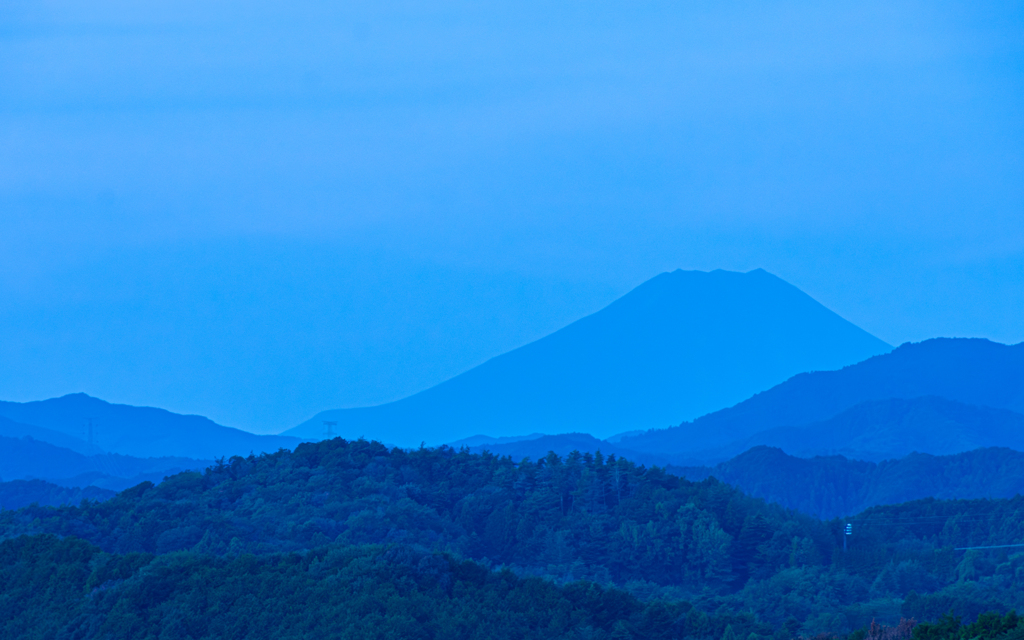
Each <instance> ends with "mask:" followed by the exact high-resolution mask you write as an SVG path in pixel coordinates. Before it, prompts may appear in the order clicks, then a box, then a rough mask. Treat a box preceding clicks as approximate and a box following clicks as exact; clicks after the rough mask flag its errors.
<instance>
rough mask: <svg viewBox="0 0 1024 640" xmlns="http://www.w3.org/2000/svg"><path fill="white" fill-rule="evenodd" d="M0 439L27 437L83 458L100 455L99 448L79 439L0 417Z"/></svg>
mask: <svg viewBox="0 0 1024 640" xmlns="http://www.w3.org/2000/svg"><path fill="white" fill-rule="evenodd" d="M0 437H4V438H24V437H29V438H32V439H34V440H39V441H41V442H48V443H50V444H52V445H54V446H57V447H61V448H63V449H70V450H72V451H74V452H76V453H80V454H82V455H84V456H90V455H93V454H95V453H102V451H101V450H100V449H99V447H96V446H95V445H90V444H89V443H88V442H86V441H85V440H82V439H81V438H76V437H74V436H69V435H68V434H66V433H61V432H60V431H54V430H53V429H44V428H43V427H37V426H35V425H31V424H21V423H20V422H15V421H13V420H8V419H7V418H4V417H0Z"/></svg>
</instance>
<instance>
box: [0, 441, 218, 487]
mask: <svg viewBox="0 0 1024 640" xmlns="http://www.w3.org/2000/svg"><path fill="white" fill-rule="evenodd" d="M210 464H212V461H209V460H207V461H203V460H192V459H189V458H133V457H131V456H122V455H118V454H102V455H93V456H85V455H82V454H80V453H76V452H74V451H71V450H70V449H64V448H62V447H57V446H54V445H52V444H49V443H47V442H40V441H38V440H34V439H33V438H30V437H24V438H4V437H0V480H25V479H42V480H47V481H49V482H52V483H54V484H59V485H62V486H65V487H85V486H90V485H92V486H97V487H103V488H106V489H114V490H118V491H120V490H121V489H125V488H128V487H131V486H135V485H136V484H139V483H140V482H145V481H147V480H149V481H150V482H160V481H161V480H162V479H163V478H164V476H169V475H174V474H176V473H180V472H181V471H185V470H189V469H192V470H202V469H205V468H206V467H208V466H210Z"/></svg>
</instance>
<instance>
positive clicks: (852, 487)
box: [669, 447, 1024, 518]
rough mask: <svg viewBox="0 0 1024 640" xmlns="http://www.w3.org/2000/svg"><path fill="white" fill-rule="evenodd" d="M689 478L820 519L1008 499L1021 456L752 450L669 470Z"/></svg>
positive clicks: (1021, 481) (1002, 452) (1022, 468)
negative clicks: (913, 505) (873, 456)
mask: <svg viewBox="0 0 1024 640" xmlns="http://www.w3.org/2000/svg"><path fill="white" fill-rule="evenodd" d="M669 470H670V471H671V472H672V473H675V474H677V475H681V476H683V477H684V478H687V479H688V480H692V481H700V480H703V479H705V478H707V477H709V476H713V477H715V478H717V479H718V480H721V481H722V482H725V483H728V484H731V485H733V486H735V487H737V488H738V489H740V490H742V491H743V492H744V493H747V494H749V495H752V496H755V497H758V498H764V499H765V500H767V501H768V502H774V503H776V504H779V505H782V506H783V507H787V508H789V509H796V510H798V511H802V512H803V513H806V514H809V515H813V516H817V517H819V518H835V517H841V516H848V515H852V514H855V513H859V512H861V511H864V510H865V509H868V508H870V507H874V506H879V505H886V504H898V503H902V502H909V501H911V500H919V499H921V498H936V499H943V500H950V499H961V500H962V499H975V498H1012V497H1013V496H1016V495H1018V494H1021V493H1024V453H1021V452H1019V451H1013V450H1010V449H1000V448H986V449H976V450H974V451H968V452H965V453H960V454H957V455H954V456H933V455H928V454H923V453H912V454H910V455H908V456H906V457H904V458H901V459H899V460H886V461H884V462H880V463H878V464H875V463H872V462H863V461H860V460H849V459H847V458H845V457H843V456H829V457H815V458H811V459H804V458H797V457H794V456H790V455H786V454H785V453H783V452H782V451H781V450H779V449H775V448H772V447H755V448H753V449H751V450H749V451H746V452H745V453H742V454H740V455H739V456H736V457H735V458H733V459H731V460H728V461H727V462H723V463H721V464H718V465H716V466H714V467H689V468H682V467H670V468H669Z"/></svg>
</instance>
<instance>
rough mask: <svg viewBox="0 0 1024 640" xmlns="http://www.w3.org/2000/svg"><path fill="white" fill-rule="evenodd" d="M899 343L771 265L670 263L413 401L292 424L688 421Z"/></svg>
mask: <svg viewBox="0 0 1024 640" xmlns="http://www.w3.org/2000/svg"><path fill="white" fill-rule="evenodd" d="M889 349H891V347H890V345H888V344H886V343H885V342H883V341H881V340H879V339H878V338H876V337H874V336H872V335H870V334H868V333H867V332H865V331H863V330H862V329H860V328H858V327H856V326H855V325H853V324H852V323H850V322H849V321H847V320H845V319H843V318H841V317H840V316H838V315H837V314H835V313H834V312H832V311H830V310H829V309H827V308H825V307H824V306H823V305H821V304H820V303H818V302H817V301H815V300H814V299H813V298H811V297H810V296H808V295H807V294H805V293H804V292H802V291H800V290H799V289H797V288H796V287H794V286H793V285H791V284H789V283H787V282H785V281H783V280H782V279H780V278H778V277H776V276H774V275H772V274H770V273H768V272H767V271H764V270H763V269H756V270H754V271H750V272H747V273H738V272H731V271H722V270H717V271H712V272H702V271H682V270H676V271H673V272H666V273H662V274H660V275H658V276H655V277H654V278H652V279H650V280H648V281H646V282H644V283H643V284H641V285H639V286H638V287H636V288H634V289H633V290H632V291H630V292H629V293H627V294H626V295H624V296H622V297H621V298H619V299H617V300H615V301H613V302H612V303H611V304H609V305H608V306H606V307H605V308H603V309H601V310H599V311H597V312H595V313H593V314H591V315H588V316H585V317H583V318H581V319H579V320H577V321H575V322H573V323H571V324H569V325H567V326H566V327H563V328H562V329H560V330H558V331H556V332H554V333H552V334H550V335H548V336H545V337H543V338H541V339H539V340H536V341H534V342H531V343H529V344H526V345H524V346H522V347H519V348H517V349H514V350H512V351H509V352H507V353H505V354H502V355H499V356H496V357H494V358H491V359H490V360H488V361H487V362H485V363H483V364H481V365H479V366H477V367H474V368H472V369H470V370H468V371H466V372H464V373H462V374H460V375H458V376H455V377H454V378H451V379H449V380H447V381H445V382H442V383H441V384H439V385H436V386H434V387H431V388H429V389H426V390H424V391H421V392H419V393H417V394H414V395H412V396H409V397H407V398H403V399H401V400H398V401H395V402H391V403H387V404H383V405H378V406H375V407H363V408H356V409H336V410H328V411H324V412H321V413H319V414H317V415H316V416H314V417H313V418H311V419H310V420H307V421H306V422H304V423H302V424H301V425H299V426H297V427H295V428H293V429H290V430H288V431H285V432H284V434H283V435H292V436H298V437H302V438H307V439H319V438H320V437H322V436H323V431H324V427H323V422H324V421H331V422H337V427H336V430H335V433H337V434H338V435H342V436H344V437H347V438H357V437H360V436H365V437H367V438H372V439H376V440H380V441H384V442H390V443H394V444H398V445H402V446H416V445H418V444H419V443H420V442H421V441H424V442H426V443H427V444H440V443H442V442H451V441H453V440H457V439H459V438H464V437H469V436H472V435H474V434H478V433H482V432H487V433H489V434H490V435H493V436H507V435H518V434H522V433H531V432H538V431H540V432H546V433H565V432H572V431H581V432H587V433H591V434H593V435H595V436H597V437H607V436H610V435H613V434H615V433H619V432H622V431H627V430H630V429H649V428H652V427H658V426H661V425H668V424H678V422H679V420H681V419H692V418H695V417H697V416H700V415H703V414H706V413H709V412H711V411H714V410H716V409H720V408H722V407H728V406H731V405H733V404H735V403H737V402H740V401H741V400H743V399H745V398H747V397H749V396H750V395H751V394H753V393H755V392H757V391H761V390H764V389H767V388H769V387H771V386H773V385H774V384H778V383H779V382H782V381H783V380H786V379H787V378H789V377H790V376H792V375H794V374H796V373H799V372H802V371H808V370H820V369H833V368H837V367H841V366H843V365H846V364H851V363H853V362H858V361H860V360H863V359H864V358H867V357H870V356H872V355H876V354H879V353H883V352H886V351H888V350H889Z"/></svg>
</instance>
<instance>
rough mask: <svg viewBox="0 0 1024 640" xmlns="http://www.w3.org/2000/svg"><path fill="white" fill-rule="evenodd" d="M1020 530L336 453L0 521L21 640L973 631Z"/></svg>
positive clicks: (1012, 509)
mask: <svg viewBox="0 0 1024 640" xmlns="http://www.w3.org/2000/svg"><path fill="white" fill-rule="evenodd" d="M1022 516H1024V499H1022V498H1020V497H1015V498H1011V499H1003V500H972V501H963V500H960V501H956V500H954V501H941V500H934V499H928V500H921V501H917V502H911V503H906V504H901V505H897V506H889V507H875V508H873V509H869V510H867V511H865V512H863V513H861V514H859V515H857V516H855V517H852V518H849V519H848V520H846V521H842V520H833V521H829V522H822V521H819V520H816V519H813V518H811V517H809V516H805V515H801V514H799V513H797V512H794V511H787V510H785V509H783V508H782V507H779V506H777V505H772V504H769V503H766V502H765V501H763V500H761V499H757V498H752V497H749V496H746V495H744V494H743V493H741V492H740V491H739V490H737V489H735V488H732V487H730V486H728V485H725V484H723V483H721V482H719V481H717V480H715V479H713V478H708V479H706V480H703V481H701V482H690V481H688V480H685V479H683V478H680V477H678V476H674V475H671V474H668V473H666V472H664V471H663V470H661V469H659V468H646V467H642V466H637V465H634V464H633V463H631V462H629V461H627V460H624V459H620V458H615V457H614V456H610V457H608V458H605V457H603V456H601V455H600V454H595V455H593V456H591V455H589V454H586V455H580V454H576V453H574V454H570V455H568V456H566V457H565V458H560V457H558V456H556V455H554V454H551V455H549V456H547V457H546V458H544V459H541V460H537V461H536V462H533V461H529V460H524V461H521V462H518V463H517V462H513V461H512V460H511V459H510V458H508V457H504V458H502V457H497V456H494V455H490V454H487V453H483V454H472V453H470V452H469V451H467V450H454V449H452V448H448V447H441V448H437V449H420V450H413V451H406V450H401V449H397V448H395V449H389V448H387V447H385V446H383V445H380V444H379V443H375V442H366V441H362V440H359V441H348V442H346V441H344V440H341V439H334V440H330V441H325V442H320V443H311V444H303V445H300V446H299V447H298V448H296V450H295V451H294V452H288V451H281V452H278V453H275V454H271V455H263V456H260V457H253V456H250V457H248V458H241V457H235V458H231V459H230V460H222V461H220V462H219V463H218V464H216V465H215V466H213V467H211V468H209V469H208V470H207V471H206V472H205V473H202V474H200V473H193V472H188V473H182V474H178V475H176V476H173V477H171V478H168V479H167V480H165V481H164V482H162V483H161V484H159V485H153V484H151V483H143V484H141V485H138V486H136V487H134V488H132V489H129V490H126V491H123V492H122V493H120V494H118V495H117V496H115V497H114V498H112V499H110V500H107V501H104V502H91V501H84V502H82V503H81V505H80V506H77V507H59V508H51V507H41V506H30V507H26V508H23V509H19V510H16V511H3V512H0V538H3V539H4V540H5V542H4V543H3V551H2V553H3V554H4V557H3V559H2V566H3V569H2V573H0V593H2V595H0V607H2V608H0V613H2V614H3V616H4V619H7V620H9V621H8V622H7V623H6V625H7V626H5V627H4V633H5V635H4V637H12V638H13V637H30V636H26V635H23V634H24V633H27V632H26V631H25V630H26V629H30V630H33V631H32V633H37V631H35V630H34V629H40V631H38V633H42V635H39V636H38V637H68V638H89V637H181V638H187V637H193V638H200V637H229V636H230V637H241V636H239V635H232V634H237V633H239V632H238V631H237V629H241V627H231V626H230V625H245V624H250V623H252V624H255V623H253V622H252V621H254V620H262V622H259V623H258V625H257V627H258V630H257V631H252V632H250V633H251V635H253V637H259V636H258V634H261V633H264V632H265V633H266V634H267V635H266V637H312V636H313V635H324V634H327V635H328V636H330V637H335V636H336V637H345V636H344V634H342V632H341V631H339V630H341V629H345V630H347V631H346V633H348V634H349V636H350V637H437V638H441V637H459V638H471V637H524V638H527V637H531V638H532V637H581V638H582V637H594V638H600V637H609V638H610V637H635V638H646V637H650V638H658V637H664V638H672V637H680V638H682V637H688V638H701V639H708V640H721V639H723V638H724V639H725V640H733V639H734V638H741V639H742V638H746V639H748V640H755V639H756V638H767V637H773V638H791V637H794V636H798V635H802V636H807V637H812V636H815V635H817V634H823V633H824V634H837V635H844V634H852V635H857V634H861V633H863V634H868V633H871V629H872V627H871V624H872V621H875V622H876V626H877V624H882V625H887V627H886V628H884V629H883V628H881V627H879V629H881V631H879V632H878V633H883V632H884V633H886V634H890V635H892V634H897V635H898V633H899V631H898V630H899V628H900V627H899V624H900V621H901V619H903V618H906V619H911V618H913V619H915V620H916V621H918V622H929V623H934V624H938V623H939V622H940V621H941V620H943V619H944V618H943V616H944V615H947V614H948V615H952V616H959V617H960V618H962V622H960V621H958V622H957V625H958V626H957V627H956V628H957V629H961V630H962V628H966V627H964V624H965V623H966V624H974V623H975V622H974V621H975V620H976V619H978V616H979V615H980V614H984V613H985V612H988V611H992V612H996V613H998V614H999V615H1005V614H1007V613H1008V612H1009V611H1011V610H1013V609H1020V608H1021V606H1022V603H1024V553H1019V552H1020V551H1022V550H1024V548H1014V547H1008V548H1002V549H983V550H967V551H964V550H958V549H957V548H958V547H971V546H992V545H1012V544H1017V543H1019V542H1021V541H1022V540H1024V531H1022V529H1024V517H1022ZM847 523H849V524H851V525H852V527H853V535H851V536H847V540H846V542H847V550H846V551H844V550H843V538H844V536H843V530H844V527H845V525H846V524H847ZM33 563H35V565H38V566H34V565H33ZM33 581H36V582H39V584H35V585H33V584H32V583H33ZM460 584H461V585H463V586H462V587H458V585H460ZM26 585H27V586H26ZM41 593H45V594H52V595H51V596H47V597H42V596H39V595H37V594H41ZM510 594H514V595H510ZM581 594H590V595H581ZM606 599H611V600H614V601H615V602H617V603H620V604H618V605H615V606H614V607H613V606H612V605H609V604H607V603H606V602H605V600H606ZM517 607H518V608H517ZM655 620H657V621H660V622H658V623H657V624H655V622H654V621H655ZM33 621H36V622H33ZM411 621H416V622H415V623H413V622H411ZM105 625H106V626H105ZM111 625H113V626H111ZM119 625H120V626H119ZM331 625H336V626H331ZM403 625H406V626H403ZM408 625H412V626H410V627H408V628H407V626H408ZM947 626H948V625H947ZM370 627H372V628H373V629H375V631H374V633H376V634H377V635H376V636H374V635H372V634H370V632H369V631H365V633H364V632H360V631H358V630H359V629H363V630H365V629H369V628H370ZM413 627H415V629H418V630H419V631H417V632H416V633H420V635H419V636H417V635H415V633H413V632H412V631H409V630H408V629H412V628H413ZM44 628H45V629H49V631H46V632H45V633H44V632H43V631H41V630H42V629H44ZM254 628H256V627H254ZM512 628H515V629H517V631H515V632H508V633H506V631H505V629H512ZM929 628H931V627H927V626H926V625H918V627H917V629H921V630H922V631H921V632H920V633H923V632H924V631H926V630H927V629H929ZM154 629H161V631H159V633H158V632H157V631H153V630H154ZM232 629H235V631H232ZM389 630H390V631H389ZM858 630H861V631H858ZM1004 631H1005V632H1006V633H1009V632H1010V631H1011V630H1010V629H1005V630H1004ZM935 633H940V632H935ZM941 633H946V632H945V631H942V632H941ZM949 633H953V632H952V631H950V632H949ZM957 633H960V631H957ZM1001 633H1002V632H1001ZM159 634H163V635H159ZM353 634H354V635H353ZM368 634H369V635H368ZM388 634H390V635H388ZM423 634H426V635H423ZM474 634H476V635H474ZM517 634H518V635H517ZM751 634H753V636H754V637H751ZM242 635H245V633H242ZM897 635H892V637H893V638H896V637H897ZM862 637H863V636H862ZM943 637H946V636H943ZM949 637H953V636H949ZM972 637H973V636H972ZM993 637H995V636H993ZM855 640H856V639H855Z"/></svg>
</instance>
